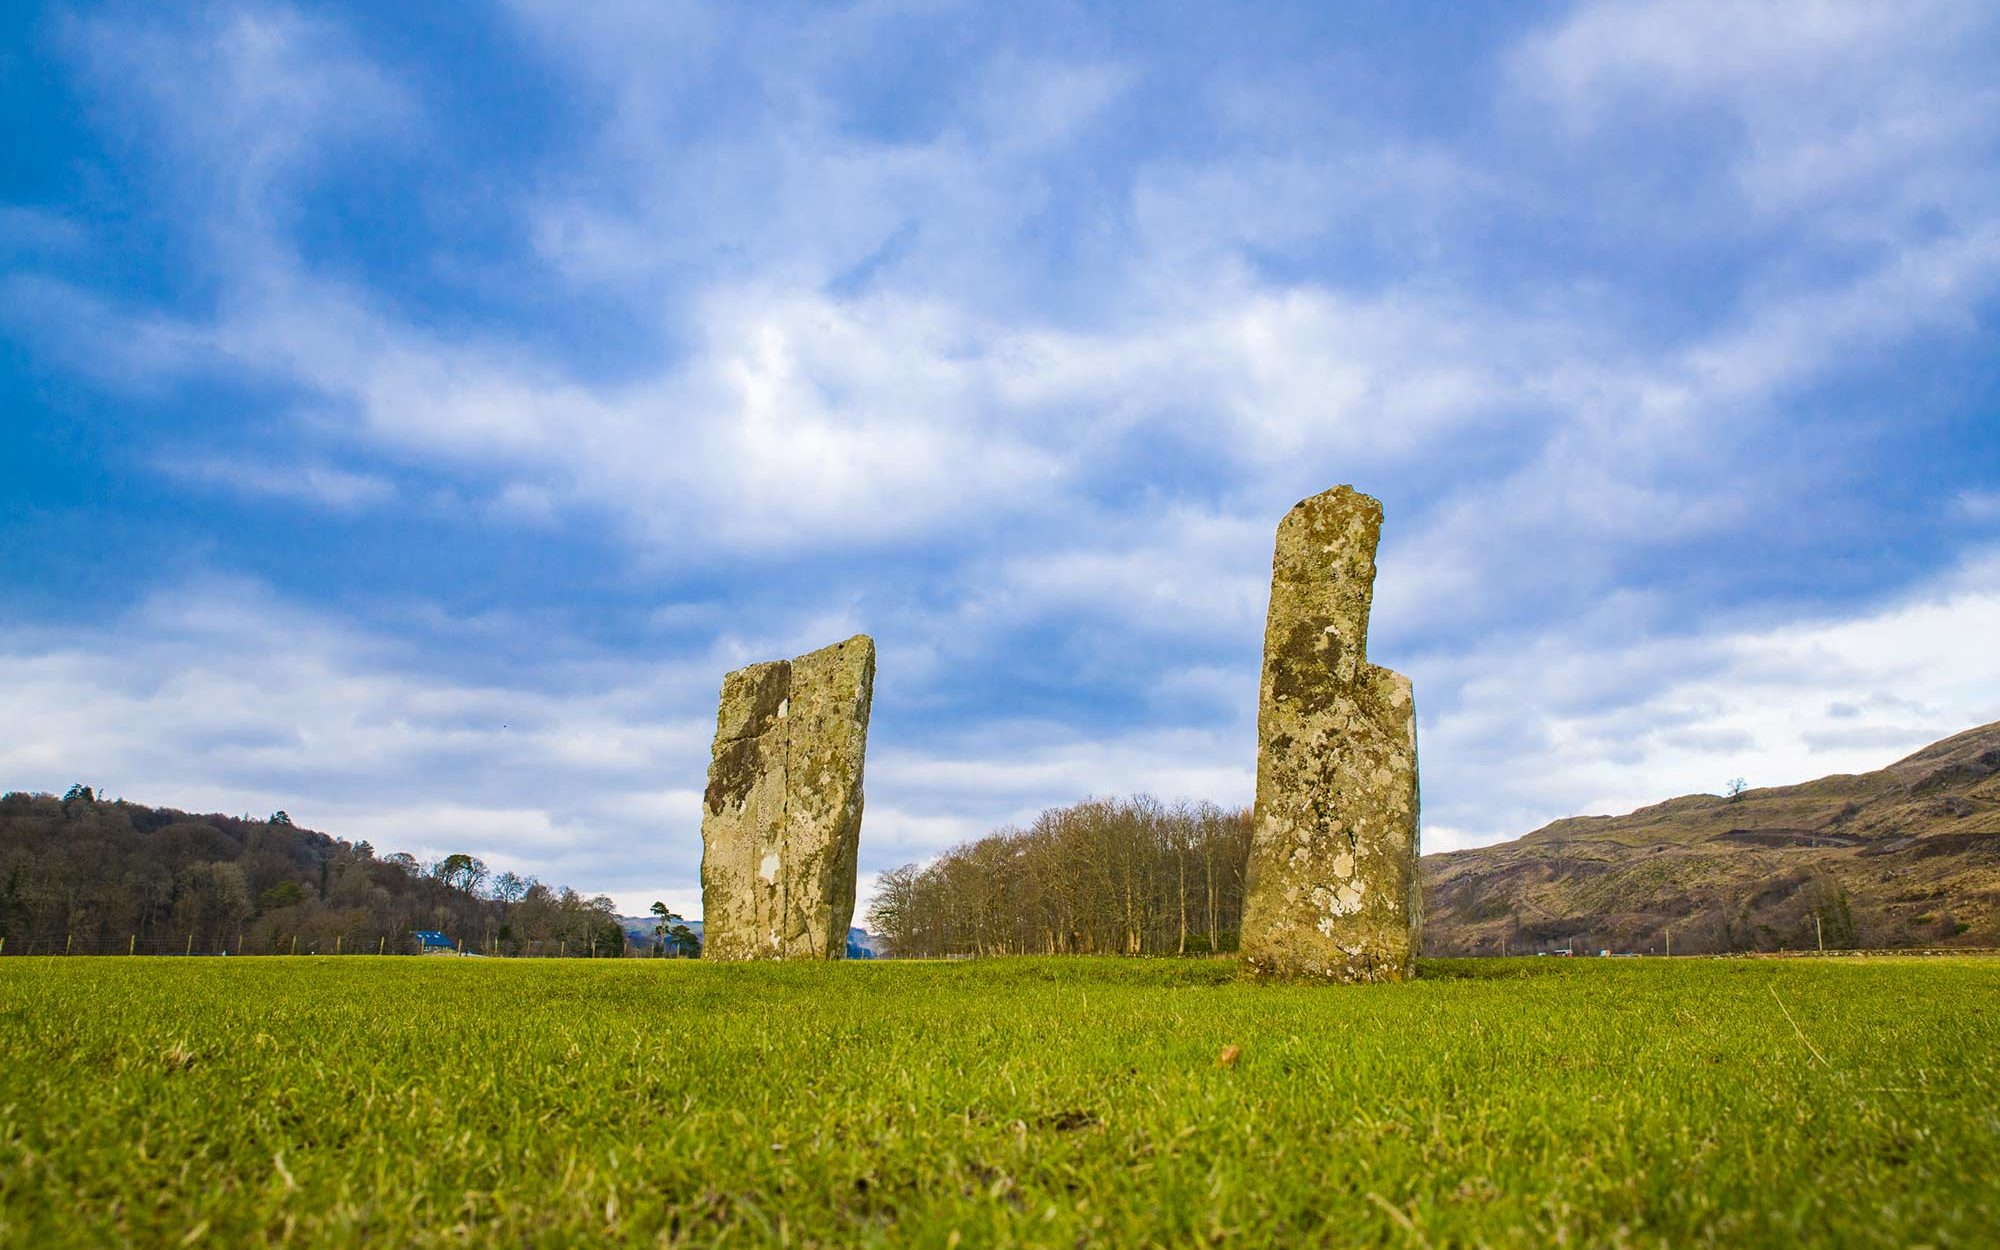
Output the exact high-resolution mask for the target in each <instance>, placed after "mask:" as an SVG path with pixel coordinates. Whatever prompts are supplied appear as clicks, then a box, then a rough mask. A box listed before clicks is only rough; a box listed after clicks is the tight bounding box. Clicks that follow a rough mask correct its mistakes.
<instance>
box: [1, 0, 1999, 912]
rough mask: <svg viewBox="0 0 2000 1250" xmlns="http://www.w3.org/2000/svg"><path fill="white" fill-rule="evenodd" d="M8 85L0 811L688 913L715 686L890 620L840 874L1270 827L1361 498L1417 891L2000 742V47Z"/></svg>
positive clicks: (490, 66) (926, 53)
mask: <svg viewBox="0 0 2000 1250" xmlns="http://www.w3.org/2000/svg"><path fill="white" fill-rule="evenodd" d="M0 41H4V43H0V105H3V106H4V110H5V114H6V116H7V117H8V119H9V127H8V140H7V142H6V143H5V144H4V145H0V430H4V455H0V575H4V579H5V586H6V592H5V594H4V595H0V723H4V724H5V725H6V727H7V731H6V732H5V733H4V734H0V786H4V787H6V788H12V789H48V790H60V789H62V788H63V787H65V786H67V785H68V784H69V783H70V782H72V781H75V780H79V779H80V780H84V781H86V782H90V783H92V784H96V785H98V786H100V787H102V788H104V789H106V790H107V791H109V792H110V793H113V794H123V795H125V796H127V797H131V798H134V799H138V800H142V801H148V802H157V803H167V804H172V805H176V806H180V807H184V808H191V809H211V808H219V809H222V810H227V811H249V812H253V813H258V814H261V813H263V812H266V811H269V810H272V809H275V808H280V807H282V808H286V809H287V810H289V811H290V812H292V814H293V815H294V816H295V817H296V818H297V819H299V820H300V821H301V822H302V823H307V824H311V825H313V826H315V827H319V828H324V829H327V830H329V831H331V832H334V833H338V834H341V835H344V836H347V837H351V838H364V837H365V838H368V839H370V840H372V841H373V842H374V843H375V844H376V845H377V846H378V847H380V848H383V849H385V850H386V849H392V848H393V849H410V850H413V851H417V852H419V853H425V852H430V853H440V852H444V851H450V850H469V851H472V852H475V853H478V854H480V855H482V856H484V857H485V858H486V859H488V860H489V861H490V862H492V863H493V864H495V865H496V866H499V867H510V868H514V869H516V870H518V871H522V872H532V873H535V874H539V875H541V876H543V877H545V878H547V879H551V880H556V881H562V882H567V883H571V884H574V885H576V886H578V887H580V888H583V889H585V890H588V891H593V892H595V891H602V892H606V893H610V894H611V895H613V896H614V897H615V898H616V899H617V900H618V901H619V903H620V904H621V905H623V906H624V907H625V908H626V909H628V910H639V909H642V908H643V907H644V906H645V905H646V904H648V903H650V902H651V901H652V900H653V899H655V898H663V899H666V900H668V901H670V902H673V903H675V904H676V905H677V906H679V907H680V908H682V909H684V910H689V911H698V909H699V880H698V865H699V856H700V835H699V806H698V795H699V792H700V789H701V786H702V782H703V771H704V768H705V766H706V759H707V746H708V738H709V735H710V733H711V732H712V727H713V714H714V712H713V708H714V695H715V690H716V686H717V684H718V682H719V680H720V677H721V675H722V673H723V672H724V671H725V670H726V669H729V668H732V667H736V666H738V665H740V664H743V663H747V662H751V661H754V660H759V659H764V658H769V657H772V656H777V655H788V654H793V653H796V652H798V651H802V650H805V649H808V648H811V647H814V646H818V645H822V644H824V643H826V642H830V641H833V640H836V639H838V638H841V637H844V636H846V635H847V634H850V633H853V632H855V631H857V630H865V631H867V632H869V633H872V634H874V635H875V637H876V638H877V640H878V644H879V646H880V670H879V677H878V682H877V696H876V697H877V701H876V711H875V720H874V728H873V732H872V741H871V750H870V756H869V765H868V811H867V817H866V821H865V826H864V830H863V837H862V853H861V866H862V871H863V874H864V878H868V877H871V876H872V874H874V873H878V872H880V871H882V870H883V869H886V868H889V867H893V866H895V865H897V864H899V863H904V862H908V861H910V860H913V859H920V858H922V857H924V856H926V855H929V854H933V853H935V852H936V851H938V850H940V849H942V848H944V847H945V846H948V845H950V844H952V843H954V842H956V841H958V840H960V839H962V838H965V837H969V836H973V835H976V834H979V833H981V832H984V831H986V830H987V829H990V828H993V827H995V826H998V825H1003V824H1007V823H1009V822H1017V821H1022V820H1024V819H1026V818H1028V817H1029V816H1031V815H1032V814H1033V813H1034V812H1035V811H1036V810H1038V809H1039V808H1041V807H1043V806H1045V805H1049V804H1054V803H1061V802H1068V801H1072V800H1074V799H1077V798H1080V797H1083V796H1085V795H1087V794H1107V793H1125V792H1131V791H1137V790H1145V791H1150V792H1152V793H1155V794H1158V795H1160V796H1162V797H1165V798H1169V799H1172V798H1211V799H1215V800H1218V801H1223V802H1232V803H1234V802H1246V801H1248V799H1249V797H1250V793H1251V789H1252V778H1253V769H1254V755H1255V714H1256V688H1257V661H1258V656H1257V648H1258V645H1259V641H1260V634H1261V625H1262V615H1263V610H1264V600H1265V595H1266V592H1267V588H1268V577H1269V567H1270V566H1269V561H1270V542H1271V533H1272V530H1273V527H1274V526H1275V525H1276V523H1277V521H1278V519H1279V518H1280V517H1281V516H1282V515H1283V514H1284V512H1285V511H1286V509H1287V508H1288V507H1289V506H1290V505H1291V504H1292V503H1293V502H1295V501H1296V500H1297V499H1299V498H1301V497H1303V496H1305V495H1308V494H1311V493H1314V492H1316V491H1318V490H1321V489H1324V488H1326V487H1328V486H1331V485H1334V484H1337V483H1341V482H1352V483H1354V484H1355V485H1356V486H1358V487H1360V488H1362V489H1364V490H1367V491H1369V492H1370V493H1372V494H1374V495H1376V496H1378V497H1379V498H1381V499H1382V501H1383V503H1384V505H1385V508H1386V511H1387V530H1386V534H1385V537H1384V542H1383V548H1382V552H1381V576H1380V581H1379V584H1378V589H1377V599H1376V614H1375V625H1374V633H1373V640H1372V643H1371V646H1372V658H1374V659H1375V660H1376V661H1377V662H1379V663H1384V664H1388V665H1390V666H1392V667H1395V668H1397V669H1399V670H1401V671H1403V672H1406V673H1408V674H1409V675H1410V676H1411V677H1412V678H1413V680H1414V681H1415V684H1416V690H1417V698H1418V706H1419V709H1420V717H1421V719H1420V734H1421V743H1422V767H1423V780H1424V795H1423V797H1424V814H1425V825H1424V839H1425V845H1426V847H1427V848H1429V849H1450V848H1454V847H1460V846H1470V845H1476V844H1480V843H1484V842H1490V841H1495V840H1499V839H1501V838H1505V837H1511V836H1514V835H1517V834H1519V833H1522V832H1525V831H1527V830H1529V829H1531V828H1534V827H1536V826H1537V825H1540V824H1542V823H1544V822H1545V821H1547V820H1549V819H1552V818H1554V817H1557V816H1563V815H1570V814H1576V813H1581V812H1595V811H1618V810H1625V809H1628V808H1631V807H1634V806H1637V805H1639V804H1642V803H1645V802H1649V801H1653V800H1656V799H1659V798H1663V797H1666V796H1668V795H1671V794H1676V793H1682V792H1686V791H1693V790H1710V791H1713V790H1719V789H1720V788H1721V787H1722V786H1723V785H1724V784H1725V783H1726V782H1727V781H1728V779H1729V778H1731V777H1734V776H1737V775H1743V776H1746V777H1748V778H1749V779H1750V781H1751V782H1752V783H1753V784H1777V783H1782V782H1788V781H1795V780H1801V779H1804V778H1807V777H1812V776H1818V775H1821V774H1824V773H1828V772H1835V771H1854V770H1860V769H1865V768H1871V767H1875V766H1878V765H1880V764H1882V763H1885V762H1887V761H1888V760H1890V759H1892V758H1894V757H1896V756H1898V755H1900V754H1902V753H1904V752H1906V751H1908V750H1910V749H1912V748H1914V747H1917V746H1919V745H1922V744H1923V743H1925V742H1928V741H1930V740H1932V739H1934V738H1937V737H1941V736H1943V735H1945V734H1948V733H1951V732H1954V731H1956V730H1958V729H1962V728H1965V727H1967V726H1970V725H1973V724H1977V723H1982V722H1985V721H1990V720H1994V719H2000V351H1996V346H2000V85H1996V84H2000V13H1996V11H1995V10H1994V9H1993V7H1992V6H1991V5H1985V4H1979V3H1922V2H1913V3H1908V4H1899V5H1878V4H1861V3H1857V4H1823V3H1811V2H1805V0H1799V2H1793V3H1786V4H1780V5H1772V6H1768V7H1760V6H1753V5H1741V4H1725V3H1679V2H1674V3H1668V2H1654V3H1647V2H1637V3H1580V4H1567V5H1526V4H1512V3H1509V4H1494V5H1490V6H1475V5H1450V6H1442V5H1440V6H1412V5H1404V4H1389V3H1379V4H1371V3H1356V4H1352V5H1338V6H1335V5H1323V4H1300V5H1282V4H1264V5H1250V6H1239V7H1229V6H1221V5H1215V6H1198V5H1187V6H1157V5H1096V6H1084V5H1060V4H1019V5H1009V6H994V5H971V4H964V5H959V4H948V3H906V4H896V3H879V4H859V5H851V6H819V5H814V6H801V7H792V6H784V5H756V6H748V5H715V6H703V5H696V4H680V5H675V4H666V3H658V4H655V3H637V2H634V3H623V4H621V3H604V4H594V5H589V6H578V5H574V4H567V3H553V2H545V0H513V2H512V3H506V4H497V5H449V4H438V5H416V6H412V5H406V4H390V3H382V4H351V5H315V6H292V5H286V4H281V3H218V4H190V5H181V6H159V5H150V4H129V5H128V4H106V5H47V6H39V7H38V6H36V5H33V4H24V5H13V6H8V8H7V10H6V13H5V15H4V16H0ZM864 885H865V881H864Z"/></svg>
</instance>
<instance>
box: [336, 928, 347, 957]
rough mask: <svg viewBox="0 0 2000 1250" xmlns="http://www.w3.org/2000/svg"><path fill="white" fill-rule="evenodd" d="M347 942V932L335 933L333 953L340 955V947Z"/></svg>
mask: <svg viewBox="0 0 2000 1250" xmlns="http://www.w3.org/2000/svg"><path fill="white" fill-rule="evenodd" d="M346 944H347V935H346V934H345V933H338V934H335V935H334V939H333V953H334V954H336V955H338V954H339V953H340V948H341V947H342V946H344V945H346Z"/></svg>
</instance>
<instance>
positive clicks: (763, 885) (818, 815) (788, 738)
mask: <svg viewBox="0 0 2000 1250" xmlns="http://www.w3.org/2000/svg"><path fill="white" fill-rule="evenodd" d="M874 687H875V641H874V639H872V638H870V637H868V636H867V635H866V634H856V635H855V636H854V637H852V638H849V639H848V640H847V641H845V642H841V643H836V644H834V645H833V646H830V647H824V648H821V649H820V650H818V651H813V652H810V653H808V654H806V655H802V656H799V657H798V658H797V659H792V660H773V661H771V662H769V663H765V664H753V665H751V666H750V667H748V668H741V669H737V670H736V671H735V672H733V673H730V674H728V675H727V676H725V677H724V678H723V679H722V697H721V700H720V703H719V705H718V708H717V711H716V718H715V747H714V752H713V755H712V757H711V759H710V762H709V766H708V789H707V792H706V793H705V794H704V796H703V803H702V820H701V841H702V856H701V898H702V922H703V927H704V934H703V948H702V956H703V958H706V959H841V958H844V957H845V956H846V954H847V931H848V926H849V923H850V921H851V920H852V919H853V916H854V874H855V857H856V852H857V851H858V850H859V848H860V844H861V805H862V794H861V775H862V766H863V763H864V761H865V757H866V755H867V750H868V712H869V705H870V703H871V701H872V699H873V696H874Z"/></svg>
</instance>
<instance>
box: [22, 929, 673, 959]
mask: <svg viewBox="0 0 2000 1250" xmlns="http://www.w3.org/2000/svg"><path fill="white" fill-rule="evenodd" d="M29 955H40V956H56V957H61V956H80V955H98V956H119V955H123V956H138V955H150V956H178V957H182V958H193V957H195V956H198V955H206V956H211V957H213V956H270V955H340V956H346V955H374V956H386V955H413V956H415V955H427V956H453V957H467V958H481V959H675V958H688V956H686V955H683V954H681V953H680V952H679V951H677V950H676V949H675V947H674V946H673V944H672V943H670V942H669V943H664V944H662V943H651V942H643V943H642V942H634V941H632V940H631V939H630V938H627V939H626V940H625V941H624V942H623V944H622V945H621V944H619V943H616V942H609V941H605V940H604V939H602V938H600V939H598V940H596V941H592V940H590V939H589V938H563V937H558V938H547V939H541V938H536V939H526V940H523V939H513V938H510V939H501V938H496V937H486V938H479V939H472V940H467V939H463V938H451V939H450V940H449V941H448V942H443V943H440V942H435V941H427V940H425V939H423V938H420V937H418V936H417V935H416V934H413V933H411V934H401V935H390V934H382V933H371V934H355V935H349V934H344V933H336V934H333V935H330V936H329V935H325V934H303V933H283V932H253V931H250V930H245V931H242V932H238V933H182V934H143V935H142V934H136V933H134V934H126V935H124V936H122V937H119V936H106V935H104V934H90V935H79V934H74V933H67V934H63V935H62V936H60V937H57V936H53V935H43V934H28V935H19V934H15V935H6V936H0V958H5V957H7V956H22V957H26V956H29Z"/></svg>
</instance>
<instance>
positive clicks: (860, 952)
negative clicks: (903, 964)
mask: <svg viewBox="0 0 2000 1250" xmlns="http://www.w3.org/2000/svg"><path fill="white" fill-rule="evenodd" d="M618 923H619V925H620V926H621V927H622V928H623V929H624V930H625V935H626V936H627V937H629V938H631V939H632V943H633V945H635V946H641V947H644V946H649V945H651V944H652V943H653V942H655V941H657V940H658V939H657V938H656V937H655V936H654V933H653V927H654V926H655V925H657V924H658V923H659V921H658V920H656V919H654V918H653V917H651V916H620V917H618ZM675 923H676V924H684V925H686V926H687V927H688V928H690V929H692V930H694V935H695V936H696V937H700V936H701V921H699V920H680V921H676V922H675ZM881 955H882V949H881V945H880V943H879V942H878V940H877V939H876V937H875V935H874V934H872V933H870V932H868V931H867V930H866V929H849V930H848V931H847V957H848V958H849V959H878V958H880V957H881Z"/></svg>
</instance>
